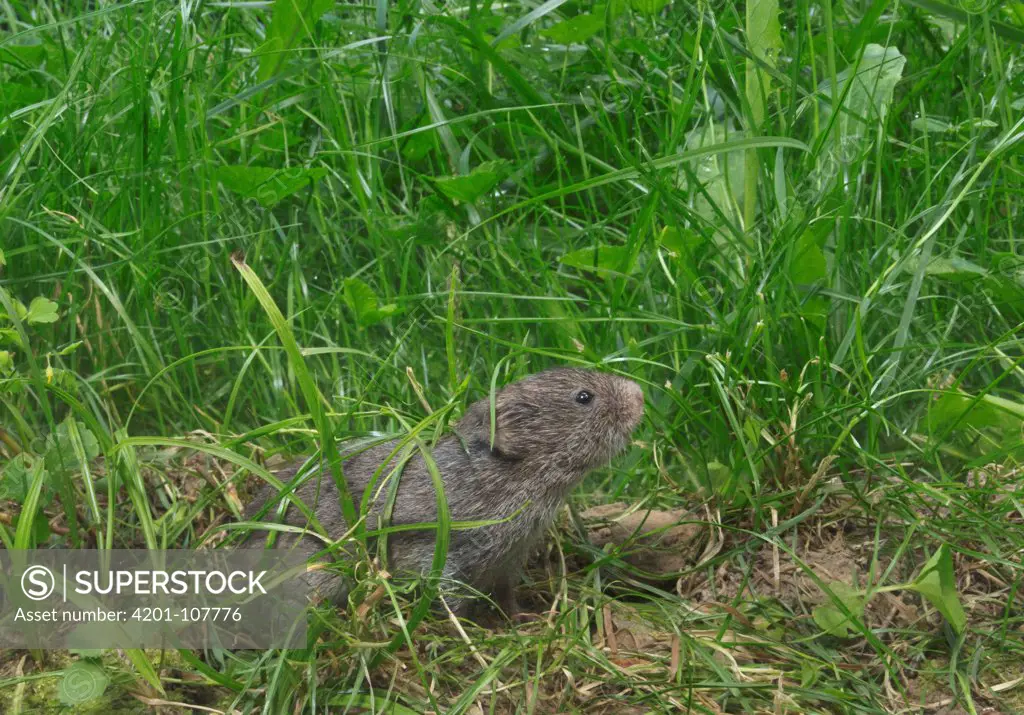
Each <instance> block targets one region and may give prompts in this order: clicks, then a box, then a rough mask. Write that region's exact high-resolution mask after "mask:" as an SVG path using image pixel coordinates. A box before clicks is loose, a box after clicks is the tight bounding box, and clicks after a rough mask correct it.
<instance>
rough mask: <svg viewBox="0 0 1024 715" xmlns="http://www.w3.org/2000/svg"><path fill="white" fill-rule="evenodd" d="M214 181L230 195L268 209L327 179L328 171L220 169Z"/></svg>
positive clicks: (251, 167)
mask: <svg viewBox="0 0 1024 715" xmlns="http://www.w3.org/2000/svg"><path fill="white" fill-rule="evenodd" d="M214 175H215V176H216V177H217V180H218V181H220V182H221V183H222V184H224V186H226V187H227V188H228V189H230V190H231V191H234V192H235V193H237V194H241V195H242V196H245V197H247V198H251V199H256V200H257V201H259V202H260V204H261V205H263V206H266V207H270V206H273V205H274V204H277V203H278V202H280V201H281V200H282V199H284V198H286V197H288V196H291V195H292V194H294V193H296V192H298V191H301V190H302V189H304V188H306V187H307V186H309V185H310V184H311V183H315V182H316V181H319V180H320V179H322V178H323V177H324V176H326V175H327V169H324V168H317V169H303V168H298V167H294V168H290V169H274V168H271V167H269V166H220V167H218V168H217V170H216V171H215V172H214Z"/></svg>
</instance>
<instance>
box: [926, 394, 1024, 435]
mask: <svg viewBox="0 0 1024 715" xmlns="http://www.w3.org/2000/svg"><path fill="white" fill-rule="evenodd" d="M1022 422H1024V405H1022V404H1020V403H1018V402H1013V401H1011V400H1006V399H1003V398H1001V397H996V396H994V395H982V396H981V399H980V400H976V399H975V397H974V396H973V395H969V394H967V393H965V392H949V393H946V394H944V395H942V396H941V397H939V398H938V399H937V400H934V401H932V402H930V403H929V405H928V427H929V429H930V430H931V431H932V432H942V431H945V430H947V429H949V428H951V427H953V426H954V425H955V426H956V429H967V428H974V429H979V430H980V429H997V430H1000V431H1002V432H1004V433H1007V434H1011V435H1014V434H1019V431H1020V429H1021V425H1022Z"/></svg>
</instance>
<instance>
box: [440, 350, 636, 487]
mask: <svg viewBox="0 0 1024 715" xmlns="http://www.w3.org/2000/svg"><path fill="white" fill-rule="evenodd" d="M494 406H495V410H494V438H493V442H492V441H491V431H490V430H491V415H490V410H491V400H490V397H489V396H488V397H486V398H484V399H482V400H480V401H479V402H476V403H474V404H473V405H472V406H471V407H470V408H469V410H467V412H466V414H465V416H464V417H463V418H462V420H461V421H460V422H459V424H458V427H457V430H458V431H459V433H460V434H461V435H462V436H463V438H464V439H466V440H468V441H470V442H473V443H474V444H476V445H480V444H481V440H483V442H484V443H485V444H486V445H487V446H488V447H490V448H491V450H492V452H493V453H494V455H495V456H496V457H498V458H501V459H509V460H530V461H533V462H537V463H538V464H543V465H546V466H550V467H555V468H558V469H562V470H565V471H567V472H569V473H573V474H579V475H580V476H582V474H583V473H585V472H587V471H589V470H591V469H594V468H596V467H600V466H602V465H604V464H607V463H608V462H609V461H611V459H612V458H613V457H614V456H615V455H617V454H618V453H619V452H621V451H622V450H623V449H624V448H625V447H626V445H627V444H628V443H629V438H630V435H632V434H633V430H634V429H636V426H637V425H638V424H639V423H640V419H641V417H643V414H644V394H643V392H642V391H641V390H640V386H639V385H637V384H636V383H635V382H633V381H632V380H627V379H626V378H624V377H619V376H617V375H609V374H607V373H603V372H596V371H594V370H584V369H580V368H555V369H552V370H546V371H545V372H540V373H537V374H536V375H531V376H529V377H527V378H525V379H523V380H520V381H519V382H515V383H512V384H511V385H508V386H506V387H505V388H503V389H501V390H500V391H499V392H497V393H496V395H495V400H494Z"/></svg>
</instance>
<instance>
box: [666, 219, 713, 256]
mask: <svg viewBox="0 0 1024 715" xmlns="http://www.w3.org/2000/svg"><path fill="white" fill-rule="evenodd" d="M658 243H660V244H661V245H662V246H663V247H664V248H665V249H666V250H668V251H669V252H671V253H672V254H673V255H674V256H675V257H677V258H687V257H689V256H691V255H692V254H693V252H694V251H695V250H696V249H697V248H698V247H699V246H700V245H701V244H702V243H704V237H703V236H701V235H700V234H699V233H697V232H696V231H692V230H690V229H688V228H676V227H675V226H665V228H663V229H661V233H660V234H659V235H658Z"/></svg>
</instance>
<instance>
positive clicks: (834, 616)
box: [811, 581, 865, 638]
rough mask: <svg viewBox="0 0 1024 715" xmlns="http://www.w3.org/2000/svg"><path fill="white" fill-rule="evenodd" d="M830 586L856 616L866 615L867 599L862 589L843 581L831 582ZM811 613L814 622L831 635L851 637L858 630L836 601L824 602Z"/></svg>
mask: <svg viewBox="0 0 1024 715" xmlns="http://www.w3.org/2000/svg"><path fill="white" fill-rule="evenodd" d="M828 587H829V590H830V591H832V593H833V594H835V597H836V598H838V599H839V601H840V602H841V603H842V604H843V606H845V607H846V610H847V611H849V612H850V614H851V615H852V616H853V617H854V618H857V619H861V618H863V617H864V604H865V599H864V594H863V593H862V592H861V591H858V590H856V589H855V588H853V587H852V586H848V585H847V584H845V583H843V582H842V581H835V582H833V583H830V584H829V585H828ZM811 615H812V616H813V617H814V622H815V623H817V624H818V627H819V628H821V630H823V631H825V632H826V633H828V634H829V635H830V636H835V637H837V638H849V637H851V636H853V635H855V634H856V633H857V632H858V630H857V628H856V626H854V624H853V621H851V620H850V618H849V617H848V616H847V615H846V614H845V613H843V611H842V610H841V609H840V608H839V607H838V606H836V605H835V603H832V602H829V603H824V604H822V605H820V606H818V607H817V608H815V609H814V611H813V612H812V613H811Z"/></svg>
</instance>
